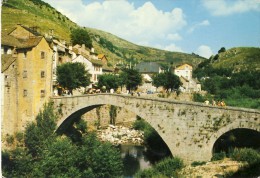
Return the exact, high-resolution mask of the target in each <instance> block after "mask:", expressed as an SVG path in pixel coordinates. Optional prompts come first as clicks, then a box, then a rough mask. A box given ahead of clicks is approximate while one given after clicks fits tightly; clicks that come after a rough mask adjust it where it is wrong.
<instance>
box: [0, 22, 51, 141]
mask: <svg viewBox="0 0 260 178" xmlns="http://www.w3.org/2000/svg"><path fill="white" fill-rule="evenodd" d="M1 53H2V54H1V62H2V69H1V79H2V81H3V82H1V88H2V93H1V95H2V96H3V98H2V102H3V104H2V106H1V110H2V115H1V116H2V118H1V119H2V136H3V137H5V135H6V134H14V133H15V132H17V131H22V130H23V129H24V128H25V126H26V124H27V122H30V121H33V120H34V119H35V117H36V115H37V114H38V112H39V110H40V109H42V107H43V104H44V103H46V102H47V101H48V99H49V96H51V93H52V91H51V90H52V82H51V81H52V54H53V53H52V49H51V48H50V46H49V44H48V42H47V41H46V39H45V38H44V37H42V36H38V34H37V33H33V31H31V30H30V29H29V30H28V28H26V27H23V26H22V25H18V26H17V27H16V28H15V29H14V30H13V31H11V32H10V33H8V34H2V41H1Z"/></svg>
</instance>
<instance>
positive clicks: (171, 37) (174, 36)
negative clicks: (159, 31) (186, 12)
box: [167, 33, 182, 41]
mask: <svg viewBox="0 0 260 178" xmlns="http://www.w3.org/2000/svg"><path fill="white" fill-rule="evenodd" d="M167 39H169V40H172V41H179V40H182V37H181V36H180V35H179V34H178V33H174V34H172V33H170V34H168V35H167Z"/></svg>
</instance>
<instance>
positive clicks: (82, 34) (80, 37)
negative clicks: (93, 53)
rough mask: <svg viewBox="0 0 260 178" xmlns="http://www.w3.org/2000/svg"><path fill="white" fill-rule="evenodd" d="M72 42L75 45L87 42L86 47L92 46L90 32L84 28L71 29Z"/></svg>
mask: <svg viewBox="0 0 260 178" xmlns="http://www.w3.org/2000/svg"><path fill="white" fill-rule="evenodd" d="M70 37H71V42H72V44H73V45H76V44H79V45H82V44H85V45H86V47H88V48H92V47H93V46H92V40H91V38H90V36H89V34H88V32H87V31H86V30H84V29H82V28H77V29H74V30H72V31H71V34H70Z"/></svg>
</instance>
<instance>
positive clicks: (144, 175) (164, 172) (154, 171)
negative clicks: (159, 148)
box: [136, 157, 184, 178]
mask: <svg viewBox="0 0 260 178" xmlns="http://www.w3.org/2000/svg"><path fill="white" fill-rule="evenodd" d="M183 167H184V164H183V161H182V160H181V159H180V158H177V157H175V158H166V159H164V160H162V161H160V162H159V163H157V164H155V166H154V167H153V168H150V169H147V170H144V171H140V172H138V173H137V174H136V177H140V178H150V177H174V178H177V177H178V171H179V170H180V169H181V168H183Z"/></svg>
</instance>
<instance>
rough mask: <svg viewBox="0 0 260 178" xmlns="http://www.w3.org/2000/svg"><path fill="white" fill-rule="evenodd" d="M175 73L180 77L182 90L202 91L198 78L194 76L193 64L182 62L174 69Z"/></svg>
mask: <svg viewBox="0 0 260 178" xmlns="http://www.w3.org/2000/svg"><path fill="white" fill-rule="evenodd" d="M174 74H175V75H177V76H179V77H180V81H181V82H182V86H181V87H180V89H181V91H182V92H200V91H201V84H200V83H199V81H197V80H196V79H194V78H192V66H191V65H189V64H182V65H180V66H178V67H176V68H175V69H174Z"/></svg>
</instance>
